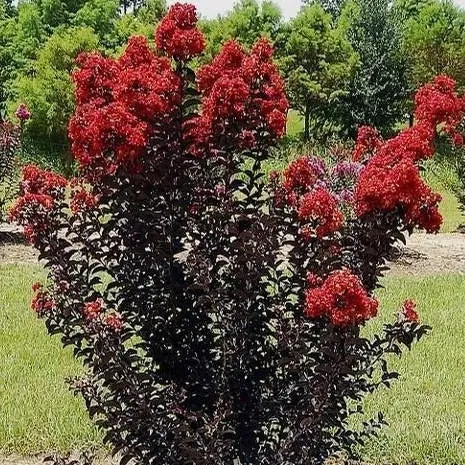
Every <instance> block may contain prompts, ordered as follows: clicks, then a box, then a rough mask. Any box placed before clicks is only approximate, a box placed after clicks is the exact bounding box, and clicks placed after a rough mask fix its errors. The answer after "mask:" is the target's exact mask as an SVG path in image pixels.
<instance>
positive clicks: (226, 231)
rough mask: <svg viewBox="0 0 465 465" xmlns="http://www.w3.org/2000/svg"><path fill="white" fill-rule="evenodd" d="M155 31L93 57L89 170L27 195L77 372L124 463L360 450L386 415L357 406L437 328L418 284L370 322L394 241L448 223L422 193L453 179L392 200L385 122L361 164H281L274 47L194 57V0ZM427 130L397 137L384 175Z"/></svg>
mask: <svg viewBox="0 0 465 465" xmlns="http://www.w3.org/2000/svg"><path fill="white" fill-rule="evenodd" d="M156 39H157V40H156V42H157V48H158V50H157V51H154V50H152V49H151V48H150V47H149V46H148V44H147V41H145V39H140V38H133V39H131V40H130V43H129V45H128V47H127V48H126V50H125V51H124V52H123V55H122V56H121V57H120V58H117V59H109V58H102V57H100V56H98V55H95V54H90V55H89V54H88V55H84V56H81V57H80V58H79V59H78V65H79V69H78V70H77V71H76V72H75V73H74V81H75V84H76V100H77V109H76V112H75V114H74V116H73V117H72V119H71V121H70V125H69V134H70V138H71V141H72V149H73V153H74V156H75V158H76V160H77V161H78V162H79V165H80V173H79V176H78V178H77V179H75V180H73V181H72V182H71V183H70V184H69V186H68V184H67V182H66V181H65V180H64V179H63V178H61V177H59V176H56V175H53V174H50V173H47V172H44V171H42V170H39V169H38V168H35V167H26V168H25V170H24V176H23V177H24V180H23V182H22V184H21V189H22V191H21V197H20V199H19V200H18V201H17V203H16V204H15V205H14V207H13V209H12V211H11V216H12V218H13V219H14V220H16V221H17V222H18V223H20V224H22V225H23V226H24V227H25V230H26V232H27V234H28V235H29V236H30V239H31V240H32V241H33V243H34V245H35V247H36V248H37V249H38V250H39V252H40V256H41V258H42V260H43V261H44V263H45V265H46V267H47V269H48V279H47V284H46V285H45V284H44V285H43V286H41V285H35V286H34V290H35V298H34V303H33V308H34V309H35V310H36V311H37V313H38V314H39V316H41V317H42V318H44V320H45V323H46V325H47V328H48V330H49V331H50V333H52V334H60V335H61V338H62V341H63V343H64V344H65V345H72V346H73V347H74V353H75V355H76V356H77V357H79V358H80V359H82V361H83V363H84V365H85V367H86V368H87V372H86V374H85V375H84V376H82V377H79V378H76V379H74V380H73V382H72V385H73V388H74V389H75V391H76V392H78V393H80V394H81V395H82V396H83V397H84V399H85V402H86V405H87V408H88V410H89V413H90V414H91V416H92V417H93V418H95V420H96V422H97V424H98V425H99V427H100V428H102V429H104V430H105V432H106V434H105V438H106V441H108V442H110V443H111V444H112V446H113V447H114V452H115V453H119V454H120V456H121V457H122V463H128V462H129V461H130V460H134V462H135V463H138V464H147V465H149V464H155V463H159V464H163V465H204V464H205V465H211V464H215V465H233V464H234V463H241V464H244V465H245V464H248V465H252V464H254V465H255V464H276V465H284V464H295V465H304V464H309V463H311V464H322V463H323V462H324V461H325V460H326V459H327V458H329V457H331V456H334V455H336V454H339V453H341V452H345V453H347V454H349V455H353V453H354V450H355V449H356V446H357V445H359V444H361V443H363V442H364V441H365V439H366V437H367V436H370V435H371V434H372V433H373V431H374V430H376V429H377V427H379V426H380V425H381V424H382V423H383V420H382V417H379V418H378V419H375V420H373V421H371V422H368V423H364V425H361V428H360V429H357V428H355V429H352V428H351V427H350V426H349V425H350V424H351V422H349V418H350V416H351V415H352V414H354V413H355V412H356V411H359V408H360V409H361V404H360V402H361V400H362V399H363V397H364V395H366V394H368V393H371V392H373V391H374V390H376V389H377V388H378V387H380V386H385V385H387V386H388V385H389V383H390V382H391V381H392V380H393V379H394V378H395V377H396V376H397V375H396V374H395V373H392V372H391V371H390V370H389V368H388V363H387V361H386V360H385V355H386V354H388V353H400V352H401V349H402V347H403V346H407V347H410V346H411V344H412V343H413V342H415V341H416V340H418V339H419V338H420V337H421V336H422V335H423V334H424V333H425V332H426V330H427V328H426V327H424V326H421V325H420V324H419V323H418V322H417V321H415V318H414V314H413V313H412V311H411V310H412V308H411V306H408V305H407V304H406V305H404V307H405V311H404V312H403V313H402V315H404V317H402V318H401V317H399V318H398V321H396V322H394V323H393V324H390V325H385V326H384V328H383V330H382V332H381V333H380V334H378V335H376V336H375V337H373V338H371V339H366V338H365V337H364V336H363V335H362V332H361V327H362V326H363V324H364V323H365V322H366V321H367V320H368V319H370V318H373V317H375V315H376V312H377V308H378V303H377V301H376V299H375V297H374V295H373V291H374V290H375V288H376V286H377V283H378V278H379V276H380V275H381V273H382V271H383V266H384V263H385V259H386V257H387V256H388V255H389V253H390V252H391V251H392V247H393V245H394V243H395V241H396V240H397V239H398V238H399V237H402V233H403V231H404V229H405V228H406V227H407V225H408V224H410V223H409V221H410V222H412V221H414V222H415V224H422V225H425V224H427V223H428V222H429V221H431V222H433V223H434V222H436V221H437V220H436V218H434V213H435V210H434V208H430V209H426V210H425V209H422V208H421V205H423V204H424V203H428V204H429V203H431V204H433V203H434V202H436V201H437V199H436V198H434V197H431V199H430V198H426V196H427V195H429V194H428V193H427V192H426V191H425V190H424V189H422V186H421V184H419V183H418V182H417V184H415V185H413V187H414V188H412V189H411V190H409V189H408V186H407V185H405V187H404V188H403V190H402V191H400V192H396V195H398V197H397V198H396V199H394V200H392V201H390V203H386V204H381V203H380V202H381V200H380V199H378V198H377V197H375V196H374V193H373V192H372V191H371V190H370V188H369V187H370V186H369V183H370V182H371V181H369V180H368V179H365V181H362V180H363V179H364V176H365V177H366V175H365V173H366V171H367V170H370V169H372V168H370V164H371V163H372V162H373V164H376V163H377V162H376V160H377V157H378V154H379V153H381V150H382V148H383V147H384V145H383V144H384V143H382V144H381V145H380V147H371V146H370V150H371V151H373V152H374V153H373V154H371V153H370V156H371V155H372V156H371V158H370V160H369V161H367V164H366V165H365V166H362V165H360V164H359V163H352V162H349V161H347V160H345V161H340V162H339V163H337V164H335V165H334V166H328V165H326V164H325V163H324V162H323V161H321V160H318V159H317V158H315V157H311V156H305V157H302V158H300V159H299V160H296V161H295V162H293V163H292V164H291V165H290V167H289V168H288V169H287V170H286V171H285V172H284V173H283V175H282V176H281V175H279V174H275V175H274V176H273V178H272V182H271V183H268V182H267V180H266V178H265V176H264V173H263V169H262V164H263V162H264V161H265V160H266V159H267V158H268V157H269V156H270V153H271V149H272V147H273V146H274V145H275V144H276V142H277V140H278V138H279V136H280V135H282V134H283V132H284V129H285V121H286V113H287V107H288V105H287V100H286V96H285V93H284V88H283V81H282V79H281V78H280V76H279V74H278V71H277V68H276V66H275V65H274V64H273V61H272V49H271V46H270V45H269V44H268V43H267V42H266V41H264V40H262V41H260V42H259V43H258V44H257V45H256V46H255V47H253V49H252V50H251V51H250V53H246V52H245V51H244V50H242V49H241V47H240V46H239V45H238V44H236V43H234V42H229V43H227V44H226V45H225V47H224V48H223V50H222V51H221V52H220V53H219V55H218V56H217V57H216V58H215V59H214V60H213V62H212V63H211V64H210V65H206V66H204V67H202V68H201V69H200V70H198V71H197V73H195V72H194V71H193V70H192V69H191V68H190V64H189V62H188V60H189V59H190V58H192V57H194V56H196V55H198V54H199V53H200V52H201V51H202V49H203V43H204V42H203V38H202V36H201V33H200V32H199V30H198V29H197V26H196V13H195V9H194V8H193V7H192V6H189V5H179V4H177V5H175V6H174V7H172V9H171V10H170V12H169V14H168V15H167V17H166V18H165V19H164V20H163V21H162V22H161V24H160V26H159V28H158V30H157V32H156ZM157 52H160V53H163V54H165V55H166V56H164V57H160V56H159V55H158V54H157ZM417 135H418V134H417ZM428 135H429V133H428ZM419 146H421V141H419V140H417V139H415V140H413V138H412V147H411V149H408V150H407V149H405V153H404V152H402V153H398V154H394V156H393V158H391V159H390V161H389V163H388V165H387V166H384V170H385V171H384V174H385V175H386V176H385V178H383V179H385V180H387V181H385V182H388V181H389V179H391V178H393V176H395V175H396V176H397V174H395V175H391V172H394V173H398V172H400V173H403V171H402V170H401V169H400V168H398V165H401V164H402V163H406V165H407V167H409V166H410V165H408V163H412V164H413V166H414V167H415V163H416V162H417V161H418V160H419V159H420V158H421V157H420V156H418V155H417V147H419ZM406 153H408V155H407V154H406ZM386 157H387V155H386ZM364 160H365V159H364ZM407 162H408V163H407ZM402 169H404V168H402ZM361 170H362V171H361ZM399 179H401V180H402V177H401V176H399ZM389 182H391V181H389ZM360 183H362V186H361V185H360ZM363 183H365V184H368V186H365V187H364V186H363ZM362 187H363V189H364V190H363V189H362ZM380 189H384V190H385V191H386V190H387V189H388V188H387V187H385V186H381V187H380ZM393 196H394V193H392V195H391V197H393ZM399 196H401V197H400V198H399ZM418 196H420V198H417V197H418ZM361 205H362V206H363V208H362V207H361ZM365 206H366V207H365ZM357 213H358V216H357ZM349 402H350V403H349ZM352 402H357V403H358V404H359V405H358V406H357V407H359V408H357V409H353V408H352V405H351V403H352Z"/></svg>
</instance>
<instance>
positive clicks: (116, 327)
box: [104, 313, 123, 332]
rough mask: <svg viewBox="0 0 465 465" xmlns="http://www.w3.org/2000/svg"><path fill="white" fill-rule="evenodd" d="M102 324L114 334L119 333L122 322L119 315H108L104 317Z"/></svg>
mask: <svg viewBox="0 0 465 465" xmlns="http://www.w3.org/2000/svg"><path fill="white" fill-rule="evenodd" d="M104 323H105V325H106V326H108V327H109V328H111V329H113V331H116V332H119V331H121V329H122V328H123V320H122V319H121V315H120V314H119V313H110V314H109V315H107V316H106V317H105V319H104Z"/></svg>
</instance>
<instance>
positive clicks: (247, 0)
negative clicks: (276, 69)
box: [201, 0, 283, 59]
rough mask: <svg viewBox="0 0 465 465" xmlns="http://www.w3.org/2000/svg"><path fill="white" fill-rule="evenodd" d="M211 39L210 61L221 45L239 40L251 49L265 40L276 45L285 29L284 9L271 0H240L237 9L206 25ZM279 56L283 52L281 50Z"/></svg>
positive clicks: (209, 43)
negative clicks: (260, 1)
mask: <svg viewBox="0 0 465 465" xmlns="http://www.w3.org/2000/svg"><path fill="white" fill-rule="evenodd" d="M201 26H202V29H203V31H204V33H205V35H206V36H207V51H206V52H207V58H206V59H208V58H211V56H213V55H215V54H216V53H218V51H219V50H220V48H221V46H222V45H223V44H224V43H225V42H226V41H227V40H230V39H235V40H237V41H238V42H240V43H241V44H242V45H244V46H245V47H246V48H247V49H249V48H250V47H251V46H252V45H253V44H254V43H255V42H256V41H257V40H258V39H260V38H261V37H267V38H268V39H270V40H271V42H272V43H276V41H277V40H278V35H279V33H280V31H281V28H282V26H283V17H282V13H281V10H280V8H279V7H278V6H277V5H276V4H275V3H273V2H272V1H270V0H265V1H264V2H263V3H259V2H258V1H257V0H240V1H239V2H238V3H236V4H235V5H234V7H233V9H232V10H231V11H230V12H229V13H228V14H226V15H224V16H219V17H218V18H217V19H213V20H207V21H203V22H202V25H201ZM278 53H279V51H278Z"/></svg>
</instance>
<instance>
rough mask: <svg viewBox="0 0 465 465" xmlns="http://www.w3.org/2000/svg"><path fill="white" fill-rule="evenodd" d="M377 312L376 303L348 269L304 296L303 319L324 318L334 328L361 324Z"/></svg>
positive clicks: (332, 274) (334, 274) (334, 273)
mask: <svg viewBox="0 0 465 465" xmlns="http://www.w3.org/2000/svg"><path fill="white" fill-rule="evenodd" d="M377 310H378V302H377V300H376V299H374V298H373V297H371V296H370V295H369V294H368V293H367V292H366V290H365V289H364V288H363V286H362V283H361V282H360V279H359V278H358V277H356V276H354V275H353V274H352V273H351V272H350V271H349V270H347V269H343V270H337V271H333V272H332V273H330V275H329V276H328V278H327V279H326V281H324V283H323V284H322V285H321V286H319V287H316V288H313V289H309V290H308V291H307V293H306V299H305V313H306V315H307V316H309V317H311V318H320V317H324V318H327V319H328V320H329V321H330V322H331V323H332V324H333V325H335V326H350V325H358V324H361V323H364V322H365V321H367V320H369V319H370V318H373V317H375V316H376V314H377Z"/></svg>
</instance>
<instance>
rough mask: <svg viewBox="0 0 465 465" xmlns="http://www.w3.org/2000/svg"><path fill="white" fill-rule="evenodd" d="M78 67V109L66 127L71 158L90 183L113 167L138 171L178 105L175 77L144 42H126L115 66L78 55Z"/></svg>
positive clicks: (109, 61)
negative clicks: (157, 135)
mask: <svg viewBox="0 0 465 465" xmlns="http://www.w3.org/2000/svg"><path fill="white" fill-rule="evenodd" d="M78 64H79V65H80V66H81V67H80V69H79V70H78V71H76V72H75V73H74V74H73V78H74V82H75V85H76V100H77V103H78V105H77V108H76V111H75V114H74V115H73V117H72V118H71V120H70V123H69V127H68V129H69V137H70V139H71V143H72V145H71V147H72V151H73V154H74V157H75V158H76V159H77V160H78V161H79V163H80V165H81V167H82V168H85V169H86V174H87V175H88V177H89V178H91V179H96V178H98V177H101V176H103V175H105V174H112V173H114V172H115V170H116V169H117V168H118V167H119V166H124V167H125V168H126V169H127V170H128V171H138V170H139V169H140V166H141V158H142V156H143V154H144V151H145V148H146V146H147V144H148V141H149V137H150V136H152V135H154V134H155V133H156V132H157V131H160V130H161V129H160V128H161V127H162V125H165V126H168V125H169V124H170V121H171V115H172V114H173V112H174V110H175V109H176V108H178V106H179V104H180V101H181V88H180V87H181V85H180V79H179V77H178V76H177V75H176V73H175V72H174V71H173V69H172V67H171V63H170V61H169V60H168V59H166V58H162V57H158V56H157V55H156V54H155V53H154V52H153V51H152V50H151V48H150V46H149V44H148V41H147V39H146V38H144V37H132V38H131V39H130V40H129V42H128V45H127V47H126V49H125V51H124V53H123V54H122V56H121V57H120V58H119V59H117V60H114V59H111V58H103V57H101V56H100V55H96V54H84V55H82V56H80V57H79V58H78Z"/></svg>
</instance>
